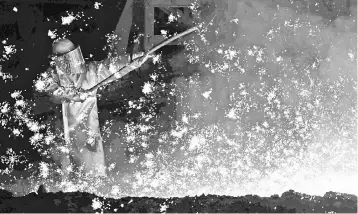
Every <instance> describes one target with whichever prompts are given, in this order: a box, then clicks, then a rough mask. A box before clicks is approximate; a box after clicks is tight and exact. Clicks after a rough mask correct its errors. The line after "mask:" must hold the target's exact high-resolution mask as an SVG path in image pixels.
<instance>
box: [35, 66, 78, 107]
mask: <svg viewBox="0 0 358 214" xmlns="http://www.w3.org/2000/svg"><path fill="white" fill-rule="evenodd" d="M35 87H36V90H37V91H39V92H44V93H47V94H49V95H50V96H51V97H52V99H53V101H54V102H55V103H62V102H64V101H66V102H71V101H72V102H81V99H80V95H81V93H79V91H78V90H77V89H76V88H75V87H63V86H61V85H60V80H59V76H58V74H57V73H56V72H55V71H54V69H51V68H49V69H47V71H46V72H45V73H43V74H42V75H41V77H40V78H39V79H38V80H37V81H36V83H35Z"/></svg>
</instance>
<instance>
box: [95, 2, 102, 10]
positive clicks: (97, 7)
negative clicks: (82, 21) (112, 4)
mask: <svg viewBox="0 0 358 214" xmlns="http://www.w3.org/2000/svg"><path fill="white" fill-rule="evenodd" d="M102 6H103V5H102V3H100V2H95V3H94V8H95V9H97V10H98V9H99V8H100V7H102Z"/></svg>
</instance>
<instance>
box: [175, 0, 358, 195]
mask: <svg viewBox="0 0 358 214" xmlns="http://www.w3.org/2000/svg"><path fill="white" fill-rule="evenodd" d="M306 4H310V5H309V6H310V7H311V8H309V9H310V11H314V12H315V14H314V13H312V12H310V11H308V9H307V5H305V2H303V1H301V2H300V1H291V2H290V1H244V0H243V1H236V0H231V1H215V10H214V14H216V19H215V21H214V24H213V25H211V26H209V27H208V30H207V32H205V33H204V34H203V35H201V36H195V37H193V40H191V41H188V42H187V46H186V50H185V52H183V53H181V54H179V55H176V56H175V57H173V58H172V59H171V66H172V67H173V68H174V70H177V71H178V72H185V69H187V70H188V71H187V72H188V73H189V71H190V68H189V66H188V62H194V63H197V65H198V66H197V67H195V68H194V70H195V74H194V75H191V76H189V77H180V78H177V79H176V80H175V81H174V85H175V89H176V96H177V98H178V101H177V102H176V118H177V119H178V120H179V121H188V124H186V125H184V127H186V129H187V130H192V131H189V133H188V135H187V136H188V138H189V139H190V138H191V141H190V140H189V142H188V143H190V142H195V144H202V145H201V152H202V154H203V153H204V154H205V155H204V157H205V158H206V159H211V160H212V162H211V163H210V164H208V167H209V168H212V169H213V170H217V169H219V168H220V167H225V165H227V166H226V167H227V168H226V169H227V170H228V171H230V170H231V171H232V172H231V173H234V174H235V173H237V174H236V176H234V175H233V174H230V175H224V174H221V175H220V176H213V177H216V178H225V177H227V178H230V179H233V180H235V182H233V183H229V182H228V181H226V182H225V185H224V186H225V187H229V188H234V187H236V184H239V185H237V189H235V188H234V189H235V190H234V192H235V193H238V192H246V191H247V193H253V191H254V190H253V189H251V188H255V187H256V189H255V191H258V192H260V193H262V194H268V192H272V191H273V192H274V191H276V192H277V191H284V190H285V189H284V188H292V187H293V186H294V185H295V186H300V187H299V188H302V190H303V191H306V192H312V193H319V194H322V192H323V191H328V189H335V188H337V191H349V188H350V187H344V185H343V182H339V184H337V183H334V182H335V180H334V181H333V182H332V181H331V182H332V185H337V186H332V185H329V187H325V188H326V189H325V188H324V187H323V186H322V185H319V186H318V187H317V186H316V189H308V188H305V184H307V183H309V182H317V181H318V180H316V181H313V180H310V181H309V180H306V181H305V179H307V177H310V176H311V177H312V176H323V177H324V178H325V180H329V179H332V177H334V176H337V175H347V176H348V177H347V178H346V179H348V178H349V176H356V175H357V170H356V166H357V162H356V159H355V158H354V157H355V156H356V151H355V150H354V149H350V148H354V146H355V143H354V142H356V140H357V138H356V119H357V114H356V106H357V100H356V97H357V94H356V81H357V76H356V75H357V64H356V62H357V55H356V53H357V49H356V48H357V41H356V38H357V25H356V19H357V13H356V8H355V7H351V8H349V9H350V13H349V16H341V17H337V18H335V19H327V17H324V16H320V15H319V14H318V12H316V11H318V9H316V10H315V9H314V7H316V8H322V7H324V5H323V3H322V2H319V1H317V2H316V4H314V3H312V2H311V3H310V2H306ZM319 4H321V5H319ZM336 4H337V5H338V4H340V3H339V2H338V3H337V2H336ZM346 10H347V8H346ZM209 16H211V17H212V16H213V14H210V15H209ZM194 127H195V128H194ZM193 130H195V131H193ZM220 138H221V139H220ZM230 140H231V141H232V143H231V145H229V147H230V149H228V151H229V152H232V153H234V154H231V155H232V156H231V158H232V159H230V160H229V159H228V158H227V155H229V154H228V153H223V152H220V150H221V149H222V148H223V147H224V145H225V144H229V141H230ZM221 141H226V142H225V143H221ZM236 148H238V149H237V151H236ZM234 151H236V152H234ZM213 153H217V154H218V156H215V155H213ZM189 156H190V155H189ZM192 156H193V157H194V158H197V157H196V155H195V154H192ZM205 158H204V159H205ZM202 159H203V158H202ZM215 159H216V160H215ZM213 161H216V162H221V164H219V165H218V166H215V164H213ZM229 162H230V163H229ZM230 164H231V165H230ZM199 165H200V164H199ZM228 165H230V166H228ZM199 168H200V167H199ZM233 169H235V170H234V172H233ZM209 171H210V170H209ZM200 172H201V173H204V174H205V175H206V176H208V175H209V174H210V173H209V172H208V170H206V171H205V170H203V171H200ZM198 174H199V173H198ZM275 176H277V177H275ZM208 177H210V176H208ZM213 177H212V178H213ZM293 177H296V178H297V177H300V180H297V181H296V180H295V181H292V180H291V183H290V179H292V178H293ZM320 178H321V179H322V177H320ZM240 179H242V180H241V183H240V182H238V181H239V180H240ZM263 180H266V181H267V180H268V181H272V182H273V183H279V186H280V187H272V188H271V189H270V188H269V186H272V185H273V183H272V182H267V183H265V182H264V183H262V184H261V185H259V188H261V189H260V190H258V186H257V185H258V184H259V183H261V182H262V181H263ZM293 180H294V179H293ZM210 182H212V185H214V184H213V183H215V185H217V184H218V182H216V181H215V179H212V180H211V181H210ZM293 182H297V183H295V184H294V183H293ZM333 183H334V184H333ZM240 184H241V185H240ZM215 185H214V186H215ZM243 186H244V187H243ZM250 186H251V187H250ZM245 187H246V190H245ZM265 188H266V189H265ZM327 188H328V189H327ZM213 189H215V188H211V190H212V191H214V190H213ZM218 189H220V188H218ZM222 191H225V190H223V188H221V189H220V190H218V192H219V193H220V194H224V193H222ZM198 193H200V191H199V192H198Z"/></svg>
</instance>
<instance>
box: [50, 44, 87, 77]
mask: <svg viewBox="0 0 358 214" xmlns="http://www.w3.org/2000/svg"><path fill="white" fill-rule="evenodd" d="M52 60H53V62H54V65H55V66H56V67H57V69H59V70H61V71H62V72H64V73H66V74H82V73H84V72H85V71H86V69H85V60H84V59H83V55H82V51H81V48H80V46H77V48H75V49H74V50H72V51H70V52H67V53H65V54H60V55H53V56H52Z"/></svg>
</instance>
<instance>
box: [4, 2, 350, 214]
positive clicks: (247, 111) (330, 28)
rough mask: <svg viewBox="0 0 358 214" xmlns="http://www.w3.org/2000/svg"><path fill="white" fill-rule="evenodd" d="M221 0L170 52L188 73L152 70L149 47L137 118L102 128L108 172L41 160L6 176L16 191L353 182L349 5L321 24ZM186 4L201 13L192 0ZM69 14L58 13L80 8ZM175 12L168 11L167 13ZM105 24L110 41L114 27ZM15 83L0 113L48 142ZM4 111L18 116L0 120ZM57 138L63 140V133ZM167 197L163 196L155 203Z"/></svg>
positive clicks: (107, 192) (97, 204) (270, 190)
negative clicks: (211, 16)
mask: <svg viewBox="0 0 358 214" xmlns="http://www.w3.org/2000/svg"><path fill="white" fill-rule="evenodd" d="M224 2H225V4H227V5H228V7H226V8H229V9H230V11H226V12H227V13H225V16H226V17H225V19H220V18H219V17H220V16H219V15H218V14H222V10H228V9H224V8H225V7H224V8H217V10H216V11H214V13H217V14H216V15H218V16H217V17H218V18H216V19H215V22H214V23H213V24H212V25H209V26H208V29H206V31H203V33H201V35H196V36H193V37H191V39H190V40H186V41H184V44H185V50H184V51H183V52H181V53H177V54H175V55H174V56H172V58H171V59H169V62H170V66H171V67H172V68H173V70H174V72H185V71H189V70H190V69H192V67H193V66H192V65H196V66H194V67H195V68H197V73H196V74H192V75H190V76H189V77H188V76H187V75H184V76H181V77H177V78H175V79H174V80H173V82H172V83H171V84H170V85H169V84H168V83H164V82H163V80H162V77H161V72H162V73H166V70H165V67H164V66H163V64H164V63H163V61H164V60H162V58H164V57H165V56H162V55H157V56H155V57H153V63H154V64H155V65H156V66H157V67H158V70H156V71H155V73H154V74H152V75H150V76H149V80H148V81H147V82H145V83H144V84H143V85H142V88H141V91H142V93H143V95H144V96H143V97H141V98H140V99H138V100H127V101H126V104H125V105H126V107H127V110H128V113H129V114H130V113H131V112H140V113H138V116H137V118H136V120H137V121H136V122H128V123H126V124H123V123H121V122H118V121H115V120H111V121H106V122H105V124H104V125H103V127H102V128H101V131H102V135H103V137H104V138H106V139H108V140H107V142H106V143H108V145H109V147H110V149H109V150H108V151H106V152H107V153H108V154H107V156H108V158H109V160H108V170H109V172H110V176H109V177H110V178H107V179H102V180H101V179H99V178H98V179H93V178H87V177H81V176H80V175H78V176H79V177H80V178H82V179H80V180H79V181H76V182H75V181H59V180H58V179H57V180H56V175H58V174H59V173H61V172H59V171H58V169H57V168H56V167H55V166H54V165H51V164H47V163H43V162H41V163H39V166H38V168H39V171H40V176H39V177H36V178H34V177H32V178H31V180H30V181H29V183H28V184H26V185H27V187H26V188H24V185H25V184H24V183H17V184H16V185H17V186H16V185H12V186H8V188H10V190H11V188H13V190H14V192H15V194H19V195H21V194H26V193H28V192H29V191H33V190H34V189H35V187H36V186H37V185H38V184H40V183H45V184H46V185H47V186H48V189H49V191H59V190H62V191H86V192H93V193H96V194H97V195H100V196H101V195H103V196H106V197H107V196H108V197H115V198H118V197H123V196H127V195H131V196H153V197H173V196H186V195H201V194H203V193H204V194H218V195H234V196H237V195H245V194H258V195H262V196H265V195H271V194H277V193H279V192H283V191H285V190H288V189H292V188H295V190H296V191H302V192H305V193H309V194H320V195H321V194H322V193H324V192H325V191H329V190H333V191H338V192H351V191H356V190H357V189H353V188H354V185H353V184H354V179H353V178H354V177H356V176H357V161H356V160H355V157H356V155H357V151H356V150H354V149H351V148H354V147H355V146H356V141H357V136H356V129H357V126H356V119H357V113H356V112H357V103H356V87H355V85H356V83H357V82H356V72H357V68H356V66H357V64H356V63H357V54H356V52H357V49H356V47H357V44H356V38H357V33H356V31H354V30H353V29H354V27H353V26H354V25H355V22H356V13H353V14H352V16H351V17H338V18H337V19H336V20H335V21H334V23H332V24H327V23H326V22H324V20H322V19H321V18H319V17H317V16H311V15H310V14H304V13H299V12H296V11H295V10H294V9H292V8H288V7H285V6H282V5H277V6H276V5H269V3H268V1H267V2H266V1H237V0H229V1H222V3H223V4H224ZM216 3H217V2H216ZM218 5H220V4H218ZM100 6H102V5H101V4H100V3H97V2H96V3H95V5H94V7H95V8H96V9H99V8H100ZM312 6H313V5H312ZM190 8H191V9H192V10H193V12H194V15H195V13H198V14H199V12H198V11H197V9H198V8H199V6H198V5H197V4H196V3H193V5H192V6H191V7H190ZM67 14H68V16H67V17H62V24H63V25H69V24H71V23H72V22H73V21H74V20H77V19H81V18H83V16H84V15H83V14H77V15H74V13H71V12H68V13H67ZM198 17H199V15H198ZM177 18H178V17H176V16H174V15H173V14H171V15H170V16H169V22H172V21H174V20H176V19H177ZM162 33H165V34H167V32H162ZM48 36H49V37H51V38H56V37H59V36H58V35H57V34H56V30H54V31H50V30H49V32H48ZM106 36H107V39H108V44H109V49H111V48H113V47H114V46H113V41H114V40H116V39H117V38H115V37H114V36H113V35H106ZM2 43H3V44H4V45H5V44H7V41H6V40H4V41H3V42H2ZM15 51H16V49H15V47H14V46H12V45H7V46H5V54H3V59H5V60H8V59H9V57H10V55H11V54H13V53H15ZM91 57H92V56H91ZM109 57H112V55H111V54H109ZM0 68H1V67H0ZM195 71H196V70H195ZM188 73H189V72H188ZM0 75H1V76H2V77H3V79H5V77H6V76H5V75H7V74H5V73H3V72H2V71H1V70H0ZM50 81H51V75H50V74H48V73H44V74H43V75H40V76H39V77H38V79H37V80H36V81H35V82H34V84H35V88H36V90H38V91H42V90H44V88H45V87H46V85H48V84H49V83H50ZM168 87H169V88H170V89H168ZM21 93H22V92H21V91H14V92H13V93H11V95H10V97H11V99H12V100H13V101H14V102H2V103H0V124H1V126H2V127H4V128H7V129H9V130H11V133H12V135H13V136H14V137H21V136H22V132H23V131H24V128H27V129H28V130H30V131H31V132H33V135H32V137H30V139H29V141H30V142H31V144H32V145H33V146H34V147H35V148H37V149H39V151H40V152H42V153H43V154H51V150H49V151H46V150H44V149H43V148H44V146H45V145H47V146H50V147H51V146H53V145H55V144H54V142H55V141H56V140H58V139H56V138H60V139H62V135H61V134H58V133H57V132H54V131H51V129H50V127H49V126H48V125H47V126H46V125H43V123H40V122H39V121H36V120H35V119H34V118H33V117H32V116H31V115H32V112H31V110H32V108H33V107H32V106H33V105H32V102H30V101H27V100H25V99H24V98H23V96H22V95H21ZM163 93H166V94H165V95H163ZM174 98H175V99H174ZM163 100H164V101H165V102H166V104H168V105H167V106H170V105H173V106H174V107H175V112H174V113H173V115H170V116H168V117H169V118H170V120H168V119H161V116H162V115H161V113H160V114H158V113H157V111H155V109H156V107H155V105H156V104H160V103H161V102H163ZM10 103H13V104H10ZM60 119H61V118H60ZM9 121H16V122H17V123H18V124H19V125H18V126H16V127H9V126H8V124H9ZM163 124H164V125H163ZM114 136H115V137H114ZM46 148H47V147H46ZM58 148H59V149H60V148H61V149H62V152H64V153H69V152H70V151H69V149H68V148H67V147H66V146H65V145H63V146H61V147H58ZM0 158H1V161H2V162H3V163H6V164H8V166H9V167H8V168H6V169H5V170H3V171H1V173H7V174H9V173H11V171H12V169H13V166H14V164H16V163H18V162H19V161H24V160H23V159H24V156H23V155H22V154H15V152H14V151H13V150H8V151H7V152H6V153H5V154H4V155H2V156H1V157H0ZM68 170H72V168H69V169H68ZM341 181H344V182H341ZM342 183H343V184H342ZM21 185H22V188H19V186H21ZM24 190H25V192H21V191H24ZM104 206H106V205H105V204H103V202H102V201H100V199H98V198H97V199H94V200H93V202H92V207H93V209H99V210H101V209H103V207H104ZM166 208H167V205H165V204H163V205H162V209H161V211H162V212H165V211H166Z"/></svg>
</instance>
